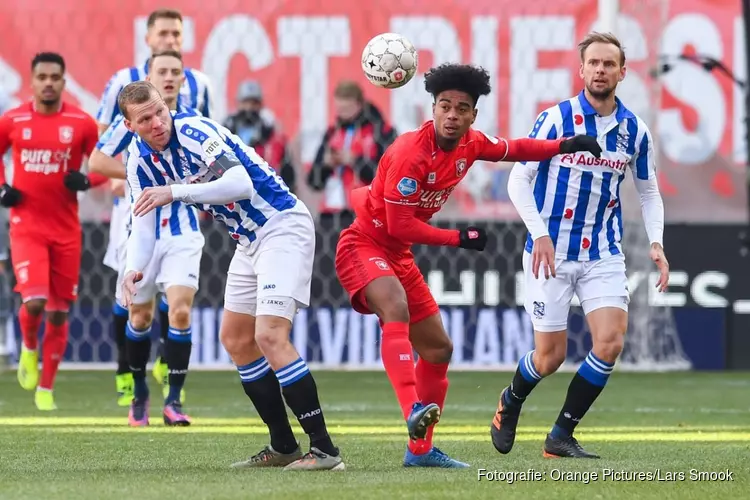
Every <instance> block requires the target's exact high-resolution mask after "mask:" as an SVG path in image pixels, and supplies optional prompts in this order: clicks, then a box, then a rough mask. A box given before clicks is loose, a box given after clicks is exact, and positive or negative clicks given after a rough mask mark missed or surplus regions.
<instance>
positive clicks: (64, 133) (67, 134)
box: [59, 127, 73, 144]
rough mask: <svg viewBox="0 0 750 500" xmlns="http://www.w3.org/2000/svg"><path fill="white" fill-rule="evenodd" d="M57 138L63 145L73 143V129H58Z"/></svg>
mask: <svg viewBox="0 0 750 500" xmlns="http://www.w3.org/2000/svg"><path fill="white" fill-rule="evenodd" d="M59 138H60V142H62V143H63V144H70V143H71V142H73V127H60V133H59Z"/></svg>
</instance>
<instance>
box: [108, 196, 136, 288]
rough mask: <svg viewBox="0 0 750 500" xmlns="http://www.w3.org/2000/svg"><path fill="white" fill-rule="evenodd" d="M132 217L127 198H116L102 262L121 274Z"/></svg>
mask: <svg viewBox="0 0 750 500" xmlns="http://www.w3.org/2000/svg"><path fill="white" fill-rule="evenodd" d="M129 217H130V203H128V201H127V200H126V199H125V198H115V202H114V205H112V215H111V216H110V219H109V239H108V241H107V252H106V253H105V254H104V260H103V261H102V262H103V263H104V265H105V266H107V267H109V268H110V269H112V270H114V271H117V272H118V273H119V272H120V263H121V261H123V260H124V257H123V255H124V254H125V248H126V247H127V241H128V219H129Z"/></svg>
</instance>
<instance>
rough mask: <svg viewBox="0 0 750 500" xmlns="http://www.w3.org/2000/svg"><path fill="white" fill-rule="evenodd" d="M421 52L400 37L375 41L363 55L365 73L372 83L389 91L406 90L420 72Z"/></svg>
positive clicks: (384, 36) (384, 35)
mask: <svg viewBox="0 0 750 500" xmlns="http://www.w3.org/2000/svg"><path fill="white" fill-rule="evenodd" d="M417 64H418V61H417V49H415V48H414V45H412V43H411V42H410V41H409V40H408V39H407V38H406V37H403V36H401V35H399V34H397V33H382V34H380V35H376V36H375V37H373V38H372V40H370V41H369V42H367V45H366V46H365V50H364V51H362V71H364V73H365V76H366V77H367V79H368V80H370V83H372V84H373V85H376V86H378V87H382V88H386V89H397V88H399V87H403V86H404V85H406V84H407V83H409V80H411V79H412V77H414V74H415V73H416V72H417Z"/></svg>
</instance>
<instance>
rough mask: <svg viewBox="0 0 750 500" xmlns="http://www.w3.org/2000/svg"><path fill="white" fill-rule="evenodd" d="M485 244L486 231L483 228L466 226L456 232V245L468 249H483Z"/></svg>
mask: <svg viewBox="0 0 750 500" xmlns="http://www.w3.org/2000/svg"><path fill="white" fill-rule="evenodd" d="M486 245H487V233H486V232H485V230H484V229H479V228H476V227H467V228H466V229H462V230H461V231H460V232H459V234H458V246H459V247H461V248H468V249H469V250H479V251H480V252H481V251H482V250H484V247H485V246H486Z"/></svg>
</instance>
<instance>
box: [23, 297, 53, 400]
mask: <svg viewBox="0 0 750 500" xmlns="http://www.w3.org/2000/svg"><path fill="white" fill-rule="evenodd" d="M46 304H47V300H46V299H28V300H26V301H25V302H24V303H23V304H21V308H20V310H19V311H18V322H19V323H20V326H21V336H22V344H21V356H20V359H19V360H18V383H19V384H21V387H22V388H24V389H26V390H27V391H33V390H34V389H36V388H37V385H39V351H38V346H39V339H38V335H39V327H40V326H41V324H42V319H44V307H45V305H46Z"/></svg>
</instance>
